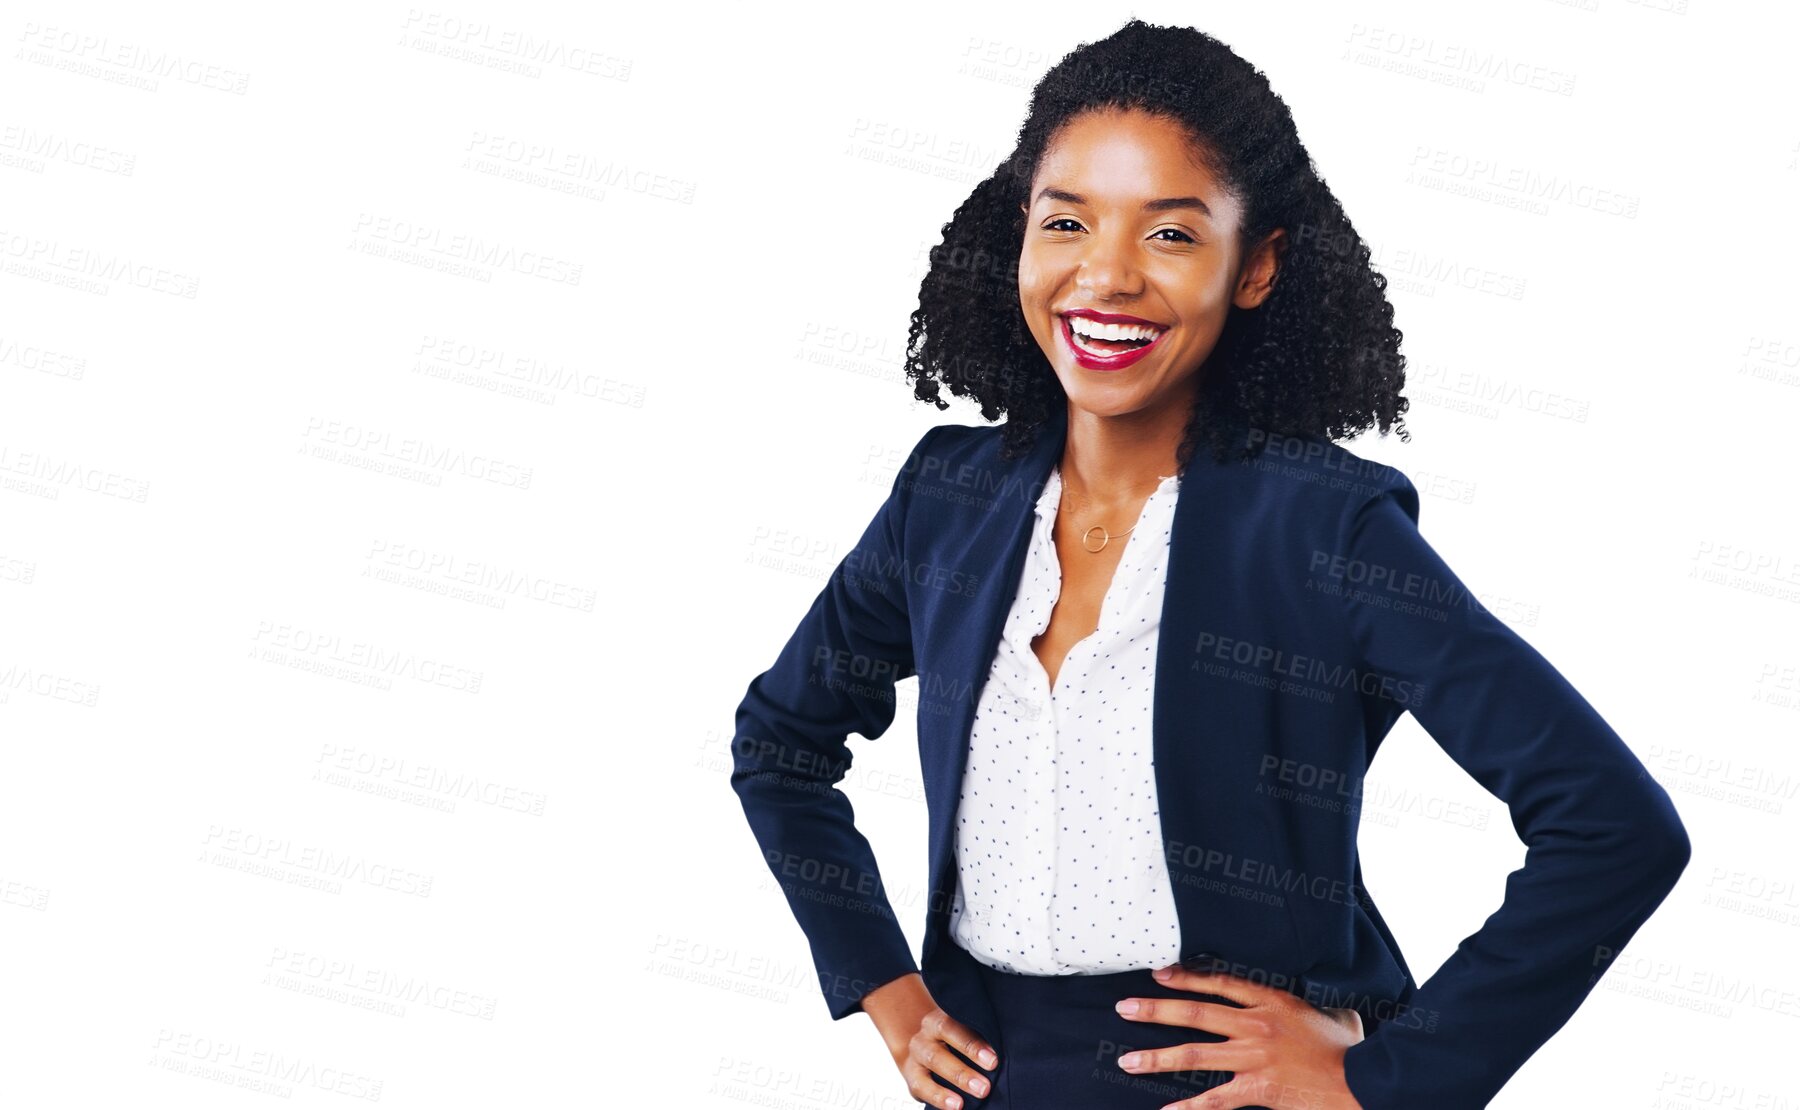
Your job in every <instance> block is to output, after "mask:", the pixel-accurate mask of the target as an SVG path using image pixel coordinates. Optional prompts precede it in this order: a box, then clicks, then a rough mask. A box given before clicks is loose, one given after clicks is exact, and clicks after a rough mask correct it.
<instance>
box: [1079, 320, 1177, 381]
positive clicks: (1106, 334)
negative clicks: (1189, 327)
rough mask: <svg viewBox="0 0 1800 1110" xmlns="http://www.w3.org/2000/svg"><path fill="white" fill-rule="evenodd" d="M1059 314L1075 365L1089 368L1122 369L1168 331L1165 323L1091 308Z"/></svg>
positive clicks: (1147, 352) (1136, 359) (1139, 356)
mask: <svg viewBox="0 0 1800 1110" xmlns="http://www.w3.org/2000/svg"><path fill="white" fill-rule="evenodd" d="M1058 316H1059V319H1060V321H1061V326H1060V327H1059V328H1058V329H1057V331H1058V332H1059V333H1060V334H1061V335H1062V337H1063V342H1065V343H1067V344H1068V345H1069V351H1070V353H1072V354H1073V355H1074V356H1075V363H1076V365H1078V366H1081V367H1083V368H1084V369H1088V370H1123V369H1125V368H1126V367H1127V366H1130V365H1132V364H1133V363H1135V362H1137V361H1138V360H1139V359H1141V358H1143V357H1144V356H1145V355H1147V354H1149V353H1150V351H1151V349H1152V348H1154V347H1156V346H1157V345H1158V344H1159V342H1160V341H1161V340H1162V337H1163V336H1164V335H1166V334H1168V331H1169V328H1168V326H1167V325H1165V324H1157V323H1152V322H1151V321H1149V320H1144V319H1141V318H1140V317H1137V316H1127V315H1125V314H1123V313H1118V312H1096V311H1094V310H1093V309H1090V308H1076V309H1070V310H1069V311H1067V312H1063V313H1059V314H1058Z"/></svg>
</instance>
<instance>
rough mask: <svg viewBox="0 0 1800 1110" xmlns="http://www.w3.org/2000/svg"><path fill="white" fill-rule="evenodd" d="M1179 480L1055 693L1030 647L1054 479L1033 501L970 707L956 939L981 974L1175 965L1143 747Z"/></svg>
mask: <svg viewBox="0 0 1800 1110" xmlns="http://www.w3.org/2000/svg"><path fill="white" fill-rule="evenodd" d="M1179 482H1180V479H1179V476H1175V475H1171V476H1169V477H1166V478H1164V479H1163V480H1162V484H1161V485H1160V486H1158V487H1157V490H1156V492H1155V493H1153V494H1151V495H1150V497H1149V498H1148V499H1147V500H1146V501H1145V502H1144V508H1143V511H1142V513H1140V514H1139V516H1138V521H1137V524H1136V526H1135V527H1134V528H1133V530H1132V532H1131V533H1130V534H1129V535H1128V536H1126V537H1125V541H1124V542H1125V545H1126V546H1125V551H1124V553H1123V554H1122V555H1121V557H1120V559H1119V565H1118V568H1117V569H1116V570H1115V571H1114V572H1113V580H1112V583H1111V585H1110V586H1109V587H1108V589H1107V592H1106V597H1105V600H1104V601H1103V602H1102V604H1101V613H1100V626H1099V628H1098V630H1096V631H1095V632H1093V633H1092V634H1090V635H1089V636H1088V637H1087V638H1086V639H1083V640H1081V641H1080V642H1078V643H1076V644H1075V646H1074V647H1072V648H1070V649H1069V654H1068V658H1067V659H1065V660H1064V661H1063V663H1062V667H1061V669H1060V671H1059V672H1058V674H1057V677H1056V689H1055V690H1051V689H1050V678H1049V674H1048V672H1046V671H1045V669H1044V665H1043V663H1042V661H1041V660H1039V659H1038V657H1037V654H1036V653H1035V652H1033V651H1032V650H1031V641H1032V640H1033V639H1035V638H1036V637H1037V636H1038V635H1039V634H1040V633H1042V632H1043V631H1044V630H1045V629H1046V628H1048V627H1049V625H1050V613H1051V610H1052V609H1053V608H1054V607H1055V605H1056V600H1057V598H1058V597H1059V596H1060V594H1061V591H1062V565H1061V562H1060V561H1059V560H1058V557H1057V553H1056V543H1055V540H1054V538H1053V531H1052V529H1053V527H1054V525H1055V522H1056V513H1057V511H1058V509H1059V508H1060V505H1061V501H1062V473H1061V468H1060V467H1058V468H1056V469H1053V470H1052V471H1051V472H1050V477H1049V479H1048V480H1047V481H1046V482H1045V484H1044V491H1043V493H1042V495H1041V496H1039V498H1038V501H1037V519H1036V522H1035V523H1034V525H1033V530H1032V536H1031V541H1030V550H1029V553H1028V555H1027V556H1026V560H1025V569H1024V572H1023V573H1022V575H1021V576H1020V580H1019V590H1018V593H1017V595H1016V596H1015V598H1014V600H1013V605H1012V609H1011V611H1010V612H1009V614H1008V616H1007V619H1006V625H1005V628H1004V630H1003V632H1002V634H1001V638H1000V644H999V648H998V650H997V651H996V652H995V655H994V662H993V665H992V667H991V668H990V670H989V672H988V679H987V683H986V685H985V686H983V688H982V691H981V697H980V701H979V702H978V703H977V706H976V710H975V719H974V723H973V725H972V726H971V730H970V735H969V753H968V762H967V764H966V765H965V768H964V773H963V783H962V794H961V797H960V799H959V801H958V804H957V812H956V827H955V832H954V835H955V854H956V868H957V886H956V895H955V898H954V900H953V901H952V904H951V911H950V935H951V936H952V938H954V939H955V941H956V943H957V944H959V945H961V946H962V947H963V948H964V949H966V950H967V951H968V952H969V954H970V955H972V956H974V957H975V958H976V959H978V960H980V961H981V962H982V963H984V964H987V965H988V966H989V967H993V968H997V969H999V970H1002V971H1010V972H1014V973H1017V974H1023V975H1081V974H1102V973H1106V972H1114V971H1129V970H1133V969H1137V968H1154V967H1160V966H1162V965H1163V964H1167V963H1173V962H1175V961H1176V960H1177V959H1179V958H1180V956H1181V927H1180V923H1179V920H1178V918H1177V917H1176V912H1175V896H1174V893H1173V891H1172V889H1171V887H1170V883H1169V874H1168V866H1167V864H1166V863H1165V862H1164V859H1163V841H1162V826H1161V825H1160V823H1159V822H1160V817H1159V816H1158V813H1159V811H1158V809H1157V798H1156V778H1155V773H1154V766H1155V762H1154V752H1153V750H1152V747H1151V707H1152V693H1153V691H1154V689H1155V678H1156V641H1157V633H1158V630H1159V626H1160V624H1161V618H1162V602H1163V586H1164V580H1165V578H1166V577H1167V573H1168V565H1169V559H1168V554H1169V532H1170V529H1171V527H1172V525H1173V522H1174V517H1175V498H1176V493H1177V488H1178V485H1179ZM1113 542H1115V543H1117V542H1119V541H1118V540H1116V539H1115V540H1114V541H1113Z"/></svg>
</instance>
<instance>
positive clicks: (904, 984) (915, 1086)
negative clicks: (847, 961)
mask: <svg viewBox="0 0 1800 1110" xmlns="http://www.w3.org/2000/svg"><path fill="white" fill-rule="evenodd" d="M862 1008H863V1012H864V1013H866V1014H868V1015H869V1017H870V1018H871V1019H872V1020H873V1021H874V1022H875V1027H876V1028H877V1029H879V1030H880V1031H881V1038H882V1040H883V1041H885V1042H887V1049H888V1055H890V1056H892V1057H893V1058H894V1064H895V1065H896V1066H897V1067H898V1068H899V1069H900V1074H901V1076H903V1077H904V1078H905V1079H906V1089H907V1090H908V1091H909V1092H911V1093H912V1096H913V1097H914V1098H916V1099H918V1100H919V1101H920V1102H922V1103H924V1104H925V1105H927V1106H936V1107H939V1108H940V1110H962V1106H963V1100H962V1098H961V1096H959V1095H958V1094H957V1093H956V1091H954V1090H951V1089H950V1087H946V1086H944V1085H943V1084H941V1083H939V1082H938V1081H937V1080H935V1079H933V1078H932V1076H934V1075H937V1076H942V1077H943V1078H944V1080H945V1081H947V1082H948V1083H950V1084H951V1086H953V1087H955V1088H957V1089H958V1090H963V1091H967V1092H969V1093H970V1094H972V1095H977V1096H981V1095H986V1094H987V1093H988V1092H989V1091H991V1090H993V1081H992V1080H991V1079H989V1078H988V1077H987V1076H985V1075H982V1074H981V1073H980V1072H979V1071H977V1070H975V1069H974V1068H972V1067H970V1066H969V1065H968V1064H967V1063H966V1062H964V1060H963V1059H962V1057H959V1056H957V1054H956V1053H957V1052H960V1053H962V1054H963V1056H966V1057H968V1058H969V1059H970V1060H974V1061H976V1062H978V1063H979V1064H980V1065H981V1066H982V1067H984V1068H987V1069H989V1070H992V1069H993V1068H994V1067H995V1066H996V1065H998V1064H999V1063H1000V1057H999V1055H998V1054H997V1053H995V1052H994V1050H993V1047H992V1046H990V1045H989V1044H988V1043H987V1042H986V1041H984V1040H982V1039H981V1038H980V1037H978V1036H976V1035H975V1031H974V1030H972V1029H970V1028H969V1027H968V1026H966V1025H964V1024H963V1023H962V1022H960V1021H957V1020H956V1019H955V1018H953V1017H951V1016H950V1015H949V1014H946V1013H945V1012H944V1011H943V1010H942V1009H940V1008H939V1007H938V1004H937V1003H936V1002H935V1001H934V1000H933V999H932V997H931V992H930V991H929V990H927V989H926V987H925V980H924V978H923V977H922V976H920V974H919V973H918V972H916V971H914V972H909V973H908V974H906V975H902V976H901V977H900V978H898V979H895V980H893V981H892V982H888V983H883V984H882V985H881V986H879V987H876V988H875V989H874V990H872V991H870V992H869V993H868V994H865V995H863V999H862ZM952 1049H955V1051H954V1052H953V1051H951V1050H952Z"/></svg>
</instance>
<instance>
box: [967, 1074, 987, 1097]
mask: <svg viewBox="0 0 1800 1110" xmlns="http://www.w3.org/2000/svg"><path fill="white" fill-rule="evenodd" d="M969 1086H971V1087H973V1088H975V1093H976V1094H978V1095H985V1094H987V1080H985V1079H983V1078H981V1076H979V1075H978V1076H976V1077H975V1078H974V1079H972V1080H970V1081H969Z"/></svg>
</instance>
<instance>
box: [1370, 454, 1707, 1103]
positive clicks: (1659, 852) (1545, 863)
mask: <svg viewBox="0 0 1800 1110" xmlns="http://www.w3.org/2000/svg"><path fill="white" fill-rule="evenodd" d="M1394 473H1395V477H1394V479H1392V480H1390V481H1389V482H1388V483H1387V484H1386V487H1385V488H1384V489H1383V490H1382V491H1381V492H1379V493H1377V494H1375V495H1373V496H1371V497H1367V498H1364V499H1361V500H1360V501H1358V500H1356V499H1352V502H1351V504H1350V505H1349V506H1347V508H1346V512H1345V516H1344V518H1343V519H1342V521H1341V522H1340V526H1341V528H1342V535H1341V536H1340V546H1339V549H1338V550H1339V553H1340V554H1341V555H1342V556H1343V560H1344V561H1343V562H1342V563H1341V566H1340V570H1341V571H1342V573H1341V575H1340V576H1339V577H1340V578H1341V581H1342V583H1343V585H1344V587H1345V588H1344V591H1343V593H1342V594H1341V595H1340V596H1341V597H1342V599H1343V601H1342V603H1343V605H1344V607H1345V611H1346V619H1347V620H1348V622H1349V631H1350V636H1351V639H1352V640H1353V642H1354V648H1355V651H1356V653H1357V654H1358V656H1359V665H1360V666H1362V667H1363V668H1365V669H1366V672H1365V675H1364V676H1363V677H1364V679H1365V681H1366V682H1368V683H1369V684H1370V687H1369V688H1377V684H1378V688H1380V689H1383V690H1385V691H1387V695H1386V696H1391V697H1394V698H1396V699H1397V700H1399V701H1400V702H1401V703H1402V704H1403V705H1404V708H1405V709H1409V710H1410V711H1411V712H1412V714H1413V716H1414V717H1415V718H1416V719H1417V720H1418V722H1419V724H1420V725H1421V726H1422V727H1423V728H1424V729H1425V731H1426V732H1427V733H1429V734H1430V736H1431V737H1432V739H1433V740H1434V741H1436V742H1437V744H1438V745H1439V746H1440V747H1442V748H1443V749H1444V751H1445V752H1446V753H1447V754H1448V755H1449V756H1450V757H1451V758H1452V759H1454V760H1455V761H1456V762H1457V763H1458V764H1459V765H1461V767H1462V768H1463V769H1464V770H1465V771H1467V772H1468V773H1469V774H1470V775H1471V776H1472V777H1473V778H1474V779H1475V780H1476V781H1477V782H1479V783H1480V784H1481V785H1482V786H1483V787H1484V788H1485V789H1486V790H1487V791H1488V792H1489V793H1491V794H1493V795H1495V796H1496V797H1498V798H1500V799H1501V800H1502V801H1504V802H1505V803H1506V805H1507V808H1508V809H1509V811H1510V814H1511V820H1512V825H1513V828H1514V829H1515V830H1516V831H1517V833H1518V835H1519V837H1520V839H1521V840H1522V841H1523V842H1524V843H1525V845H1526V854H1525V862H1524V865H1523V866H1522V867H1520V868H1519V869H1518V870H1515V871H1513V872H1512V873H1511V874H1510V875H1508V876H1507V880H1506V893H1505V898H1504V900H1503V903H1502V905H1501V906H1500V907H1499V909H1497V910H1495V911H1494V912H1493V913H1492V914H1491V915H1489V917H1488V918H1487V920H1486V921H1485V922H1484V923H1483V924H1482V926H1481V928H1480V929H1479V930H1477V931H1476V932H1475V933H1474V934H1473V935H1471V936H1467V937H1464V938H1463V939H1462V941H1461V942H1460V943H1459V944H1458V945H1457V948H1456V951H1455V952H1454V953H1452V954H1451V956H1450V958H1449V959H1447V960H1446V961H1445V962H1444V964H1443V966H1441V967H1440V968H1439V969H1438V970H1437V972H1436V973H1435V974H1433V975H1432V976H1431V977H1430V979H1428V980H1427V981H1426V982H1425V983H1424V984H1422V985H1421V986H1419V987H1418V988H1417V989H1416V990H1415V991H1413V992H1412V996H1411V998H1410V999H1409V1000H1407V1005H1406V1006H1405V1007H1404V1011H1405V1012H1404V1013H1403V1014H1401V1015H1397V1016H1396V1019H1395V1020H1384V1021H1381V1022H1379V1023H1378V1024H1377V1025H1376V1026H1375V1029H1374V1031H1373V1032H1371V1033H1370V1034H1369V1035H1368V1036H1367V1037H1366V1038H1365V1039H1364V1040H1363V1041H1361V1042H1359V1043H1358V1044H1355V1045H1352V1046H1351V1047H1350V1049H1349V1050H1348V1051H1347V1052H1346V1053H1345V1056H1344V1075H1345V1079H1346V1082H1347V1083H1348V1085H1349V1087H1350V1091H1351V1093H1352V1094H1353V1095H1355V1096H1356V1100H1357V1101H1358V1102H1359V1103H1361V1104H1362V1106H1363V1110H1415V1108H1417V1110H1474V1108H1479V1107H1484V1106H1486V1105H1487V1104H1488V1102H1489V1100H1490V1099H1491V1098H1493V1097H1494V1095H1495V1094H1496V1093H1497V1092H1498V1091H1499V1090H1500V1088H1501V1087H1502V1086H1503V1085H1504V1084H1505V1083H1506V1081H1507V1080H1508V1079H1510V1078H1511V1077H1512V1075H1513V1073H1514V1072H1516V1071H1517V1070H1518V1069H1519V1067H1520V1066H1521V1065H1523V1064H1524V1063H1525V1061H1526V1059H1528V1058H1529V1057H1530V1056H1531V1054H1532V1053H1533V1052H1536V1051H1537V1049H1538V1048H1539V1047H1540V1046H1542V1045H1543V1044H1544V1042H1546V1041H1547V1040H1549V1039H1550V1037H1551V1036H1552V1035H1553V1034H1554V1033H1556V1031H1557V1030H1558V1029H1560V1028H1562V1026H1563V1025H1564V1024H1565V1023H1566V1022H1567V1021H1568V1019H1569V1018H1570V1016H1571V1015H1573V1014H1574V1012H1575V1009H1576V1007H1577V1006H1579V1005H1580V1004H1581V1003H1582V1001H1583V1000H1584V999H1585V998H1586V997H1587V995H1588V994H1589V992H1591V991H1592V990H1593V988H1594V985H1595V983H1596V982H1598V980H1599V978H1600V976H1601V975H1602V974H1603V973H1604V972H1605V970H1606V968H1607V966H1608V963H1609V962H1610V961H1611V960H1612V959H1613V958H1614V957H1615V956H1617V955H1618V953H1619V951H1620V950H1621V949H1622V948H1624V946H1625V942H1626V941H1627V940H1629V939H1630V938H1631V936H1632V935H1633V934H1634V933H1635V932H1637V930H1638V927H1639V926H1640V925H1642V924H1643V923H1644V921H1645V920H1646V919H1647V918H1649V916H1650V914H1651V913H1652V912H1653V911H1654V910H1655V909H1656V907H1657V906H1658V905H1659V904H1660V903H1661V902H1662V900H1663V899H1664V897H1666V896H1667V895H1668V893H1669V891H1670V890H1671V889H1673V887H1674V886H1675V883H1676V880H1677V879H1678V877H1679V876H1680V875H1681V873H1682V871H1683V869H1684V868H1685V867H1686V866H1687V862H1688V856H1689V850H1690V849H1689V841H1688V836H1687V831H1686V829H1685V828H1684V827H1683V825H1682V822H1681V820H1680V818H1679V816H1678V815H1677V814H1676V811H1675V807H1674V805H1673V803H1672V802H1671V801H1670V798H1669V795H1668V793H1667V792H1666V791H1665V790H1664V789H1663V788H1662V786H1661V785H1660V784H1658V783H1657V782H1656V780H1655V779H1653V778H1652V777H1651V776H1650V774H1649V772H1648V771H1647V770H1645V768H1644V766H1643V764H1642V763H1640V762H1639V761H1638V759H1637V757H1636V756H1635V755H1633V754H1632V752H1631V750H1630V749H1629V748H1627V747H1626V746H1625V744H1624V742H1623V741H1622V740H1620V738H1619V736H1618V735H1617V734H1616V733H1615V732H1614V731H1613V730H1612V729H1611V728H1610V727H1609V726H1608V725H1607V724H1606V722H1605V721H1604V720H1602V719H1601V718H1600V715H1599V714H1598V713H1597V712H1596V711H1595V710H1594V708H1593V707H1592V706H1591V705H1589V704H1588V702H1587V701H1586V700H1584V699H1583V698H1582V696H1581V695H1580V694H1579V693H1577V692H1576V690H1575V689H1574V687H1573V686H1571V685H1570V684H1569V682H1568V681H1567V680H1566V679H1564V678H1563V676H1562V675H1561V674H1560V673H1558V672H1557V670H1556V669H1555V668H1554V667H1552V666H1551V665H1550V663H1549V662H1548V661H1547V660H1545V658H1544V657H1543V656H1542V655H1540V654H1539V653H1538V652H1537V651H1536V650H1535V649H1533V648H1532V647H1531V646H1530V645H1529V644H1527V643H1526V642H1525V641H1524V640H1523V639H1521V638H1520V637H1519V636H1518V635H1517V634H1516V633H1514V632H1513V631H1512V629H1510V628H1509V627H1507V626H1506V625H1505V624H1503V623H1502V622H1501V621H1500V620H1499V619H1498V618H1497V617H1495V616H1494V615H1493V614H1492V613H1490V612H1488V611H1487V610H1486V609H1485V608H1483V607H1482V606H1481V605H1480V603H1479V602H1478V601H1476V600H1475V599H1474V598H1473V597H1472V596H1471V595H1470V593H1469V591H1468V589H1467V587H1465V586H1464V585H1463V583H1462V582H1461V581H1460V580H1459V579H1458V578H1457V576H1456V575H1455V574H1454V573H1453V572H1452V571H1451V569H1450V567H1448V566H1447V565H1446V564H1445V562H1444V560H1443V559H1442V558H1440V557H1439V555H1438V554H1437V552H1436V551H1434V550H1433V549H1432V547H1431V546H1430V544H1428V543H1427V542H1426V541H1425V538H1424V537H1423V536H1422V535H1420V533H1419V530H1418V527H1417V523H1418V516H1419V498H1418V492H1417V490H1416V489H1415V488H1414V487H1413V485H1412V483H1411V481H1409V480H1408V479H1407V478H1406V477H1405V475H1403V474H1399V473H1398V472H1394ZM1397 712H1398V711H1397V710H1396V713H1397Z"/></svg>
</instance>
